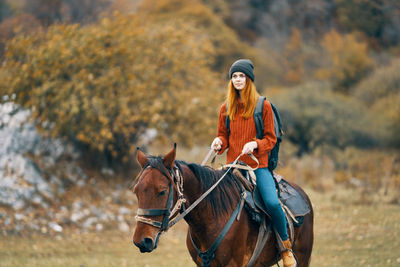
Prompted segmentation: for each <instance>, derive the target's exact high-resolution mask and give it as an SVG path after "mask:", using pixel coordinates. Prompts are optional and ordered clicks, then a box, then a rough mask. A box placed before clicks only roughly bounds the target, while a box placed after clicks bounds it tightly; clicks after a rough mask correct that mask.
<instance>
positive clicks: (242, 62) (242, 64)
mask: <svg viewBox="0 0 400 267" xmlns="http://www.w3.org/2000/svg"><path fill="white" fill-rule="evenodd" d="M237 71H240V72H243V73H244V74H246V75H247V76H248V77H249V78H250V79H251V80H252V81H253V82H254V65H253V62H251V60H250V59H239V60H236V61H235V62H234V63H233V64H232V66H231V68H230V69H229V78H230V79H231V78H232V74H233V73H235V72H237Z"/></svg>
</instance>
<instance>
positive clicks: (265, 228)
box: [246, 216, 271, 267]
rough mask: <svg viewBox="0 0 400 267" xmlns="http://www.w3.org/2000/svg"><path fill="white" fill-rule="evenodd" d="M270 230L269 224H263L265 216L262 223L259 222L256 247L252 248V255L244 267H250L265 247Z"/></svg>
mask: <svg viewBox="0 0 400 267" xmlns="http://www.w3.org/2000/svg"><path fill="white" fill-rule="evenodd" d="M270 230H271V227H270V225H269V224H266V223H265V216H264V218H263V221H262V222H261V224H260V228H259V230H258V236H257V242H256V246H255V247H254V251H253V255H251V258H250V260H249V262H248V263H247V265H246V267H252V266H253V265H254V263H255V262H256V261H257V259H258V257H259V256H260V254H261V251H262V250H263V248H264V246H265V243H266V242H267V240H268V237H269V234H270V233H271V231H270Z"/></svg>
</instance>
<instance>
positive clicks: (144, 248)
mask: <svg viewBox="0 0 400 267" xmlns="http://www.w3.org/2000/svg"><path fill="white" fill-rule="evenodd" d="M133 244H135V246H137V247H138V248H139V249H140V252H142V253H145V252H152V251H153V250H154V249H155V248H156V247H157V246H156V244H155V243H154V242H153V239H151V238H148V237H145V238H144V239H143V240H142V242H140V243H136V242H135V241H133Z"/></svg>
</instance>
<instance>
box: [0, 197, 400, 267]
mask: <svg viewBox="0 0 400 267" xmlns="http://www.w3.org/2000/svg"><path fill="white" fill-rule="evenodd" d="M306 191H307V192H308V193H309V195H310V197H311V200H312V202H313V205H314V210H315V243H314V250H313V254H312V261H311V266H319V267H320V266H400V206H399V205H388V204H382V205H358V204H354V203H355V202H354V201H353V200H354V199H353V198H354V194H353V192H352V191H345V190H343V189H341V190H336V191H332V192H329V193H325V194H323V193H318V192H315V191H312V190H306ZM185 231H186V225H185V223H179V224H177V225H176V226H175V227H174V228H172V229H170V230H169V232H168V233H166V234H165V235H163V236H162V237H161V241H160V244H159V247H158V248H157V250H156V251H154V252H152V253H150V254H149V253H146V254H141V253H139V251H138V249H137V248H136V247H134V246H133V245H132V242H131V239H132V235H131V233H121V232H118V231H116V230H115V231H108V232H104V233H83V234H79V235H78V234H74V233H68V231H66V232H64V233H63V234H62V235H59V236H55V237H46V236H40V235H33V236H31V237H21V236H7V237H4V236H2V237H1V239H0V266H143V267H152V266H194V264H193V262H192V261H191V259H190V257H189V254H188V252H187V250H186V245H185V236H186V233H185Z"/></svg>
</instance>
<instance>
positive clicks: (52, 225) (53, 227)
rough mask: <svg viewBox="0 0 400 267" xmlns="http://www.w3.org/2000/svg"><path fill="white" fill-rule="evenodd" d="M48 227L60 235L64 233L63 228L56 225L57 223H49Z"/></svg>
mask: <svg viewBox="0 0 400 267" xmlns="http://www.w3.org/2000/svg"><path fill="white" fill-rule="evenodd" d="M48 226H49V228H50V229H51V230H53V231H55V232H58V233H60V232H62V231H63V228H62V227H61V225H59V224H58V223H56V222H49V223H48Z"/></svg>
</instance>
